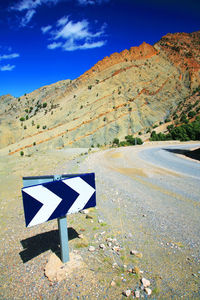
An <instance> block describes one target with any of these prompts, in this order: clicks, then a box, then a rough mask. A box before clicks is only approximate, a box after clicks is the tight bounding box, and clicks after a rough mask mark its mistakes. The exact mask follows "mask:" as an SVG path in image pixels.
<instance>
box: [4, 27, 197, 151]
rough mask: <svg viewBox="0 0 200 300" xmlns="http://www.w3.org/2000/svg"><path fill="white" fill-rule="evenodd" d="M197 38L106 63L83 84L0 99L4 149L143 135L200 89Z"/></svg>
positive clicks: (172, 37)
mask: <svg viewBox="0 0 200 300" xmlns="http://www.w3.org/2000/svg"><path fill="white" fill-rule="evenodd" d="M199 41H200V39H199V32H196V33H192V34H184V33H180V34H168V35H166V36H165V37H163V38H162V39H161V40H160V41H159V42H158V43H156V44H155V45H154V46H151V45H148V44H146V43H143V44H142V45H140V46H139V47H132V48H130V50H124V51H122V52H121V53H114V54H112V55H111V56H110V57H106V58H104V59H103V60H102V61H100V62H98V63H97V64H96V65H94V67H92V68H91V69H90V70H88V71H87V72H85V73H84V74H83V75H81V76H80V77H79V78H77V79H75V80H73V81H71V80H63V81H61V82H58V83H55V84H52V85H50V86H45V87H42V88H40V89H38V90H35V91H34V92H32V93H30V94H27V95H24V96H22V97H20V98H18V99H16V98H13V97H12V96H9V95H7V96H3V97H1V98H0V101H1V108H0V109H1V111H0V122H1V129H0V130H1V135H0V145H1V148H5V151H7V153H9V154H13V153H16V152H19V151H21V150H22V149H26V151H27V152H30V151H33V150H34V149H36V148H37V147H38V145H40V147H41V146H43V147H44V148H45V147H48V148H51V147H52V148H55V147H64V146H67V147H75V146H76V147H77V146H79V147H90V146H92V145H93V146H97V145H105V144H109V143H111V142H112V141H113V139H114V138H115V137H118V138H119V139H123V138H124V136H126V135H129V134H137V133H138V132H139V131H140V132H142V133H145V132H146V131H148V130H149V127H151V126H152V125H153V124H155V123H156V122H159V121H164V120H165V119H166V118H167V117H168V116H169V115H170V113H171V111H174V110H175V108H176V106H177V104H178V103H180V101H181V100H182V99H184V98H186V97H188V96H189V95H190V94H191V93H192V90H194V89H195V88H196V87H198V86H199V84H200V82H199V81H200V79H199V78H200V76H199V70H200V64H199V57H200V51H199V48H200V47H199Z"/></svg>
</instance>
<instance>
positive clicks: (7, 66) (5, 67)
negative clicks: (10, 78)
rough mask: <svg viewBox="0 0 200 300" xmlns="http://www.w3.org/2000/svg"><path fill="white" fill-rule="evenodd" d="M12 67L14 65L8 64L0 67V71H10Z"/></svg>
mask: <svg viewBox="0 0 200 300" xmlns="http://www.w3.org/2000/svg"><path fill="white" fill-rule="evenodd" d="M14 68H15V65H10V64H8V65H5V66H2V67H0V70H1V71H12V70H13V69H14Z"/></svg>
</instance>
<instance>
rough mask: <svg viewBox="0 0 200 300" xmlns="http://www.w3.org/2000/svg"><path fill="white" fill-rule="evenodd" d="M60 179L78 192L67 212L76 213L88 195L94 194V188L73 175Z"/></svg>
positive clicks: (84, 203)
mask: <svg viewBox="0 0 200 300" xmlns="http://www.w3.org/2000/svg"><path fill="white" fill-rule="evenodd" d="M62 181H63V182H64V183H65V184H66V185H68V186H69V187H71V188H72V189H73V190H75V191H76V192H77V193H78V194H79V196H78V197H77V199H76V201H75V202H74V203H73V205H72V206H71V207H70V209H69V210H68V214H72V213H76V212H78V211H80V210H82V209H83V208H84V206H85V205H86V203H87V202H88V200H89V199H90V197H91V196H92V195H93V194H94V192H95V189H94V188H93V187H91V185H89V184H88V183H87V182H85V181H84V180H83V179H81V178H80V177H74V178H70V179H65V180H62Z"/></svg>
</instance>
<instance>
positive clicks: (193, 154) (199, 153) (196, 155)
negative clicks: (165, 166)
mask: <svg viewBox="0 0 200 300" xmlns="http://www.w3.org/2000/svg"><path fill="white" fill-rule="evenodd" d="M164 150H166V151H168V152H172V153H175V154H181V155H185V156H187V157H189V158H192V159H196V160H200V148H198V149H195V150H184V149H170V148H168V149H164Z"/></svg>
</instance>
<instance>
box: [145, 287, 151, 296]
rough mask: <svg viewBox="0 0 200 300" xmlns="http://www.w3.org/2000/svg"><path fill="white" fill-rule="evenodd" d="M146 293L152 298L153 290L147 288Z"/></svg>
mask: <svg viewBox="0 0 200 300" xmlns="http://www.w3.org/2000/svg"><path fill="white" fill-rule="evenodd" d="M145 292H146V293H147V295H148V296H150V295H151V293H152V290H151V289H150V288H145Z"/></svg>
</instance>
